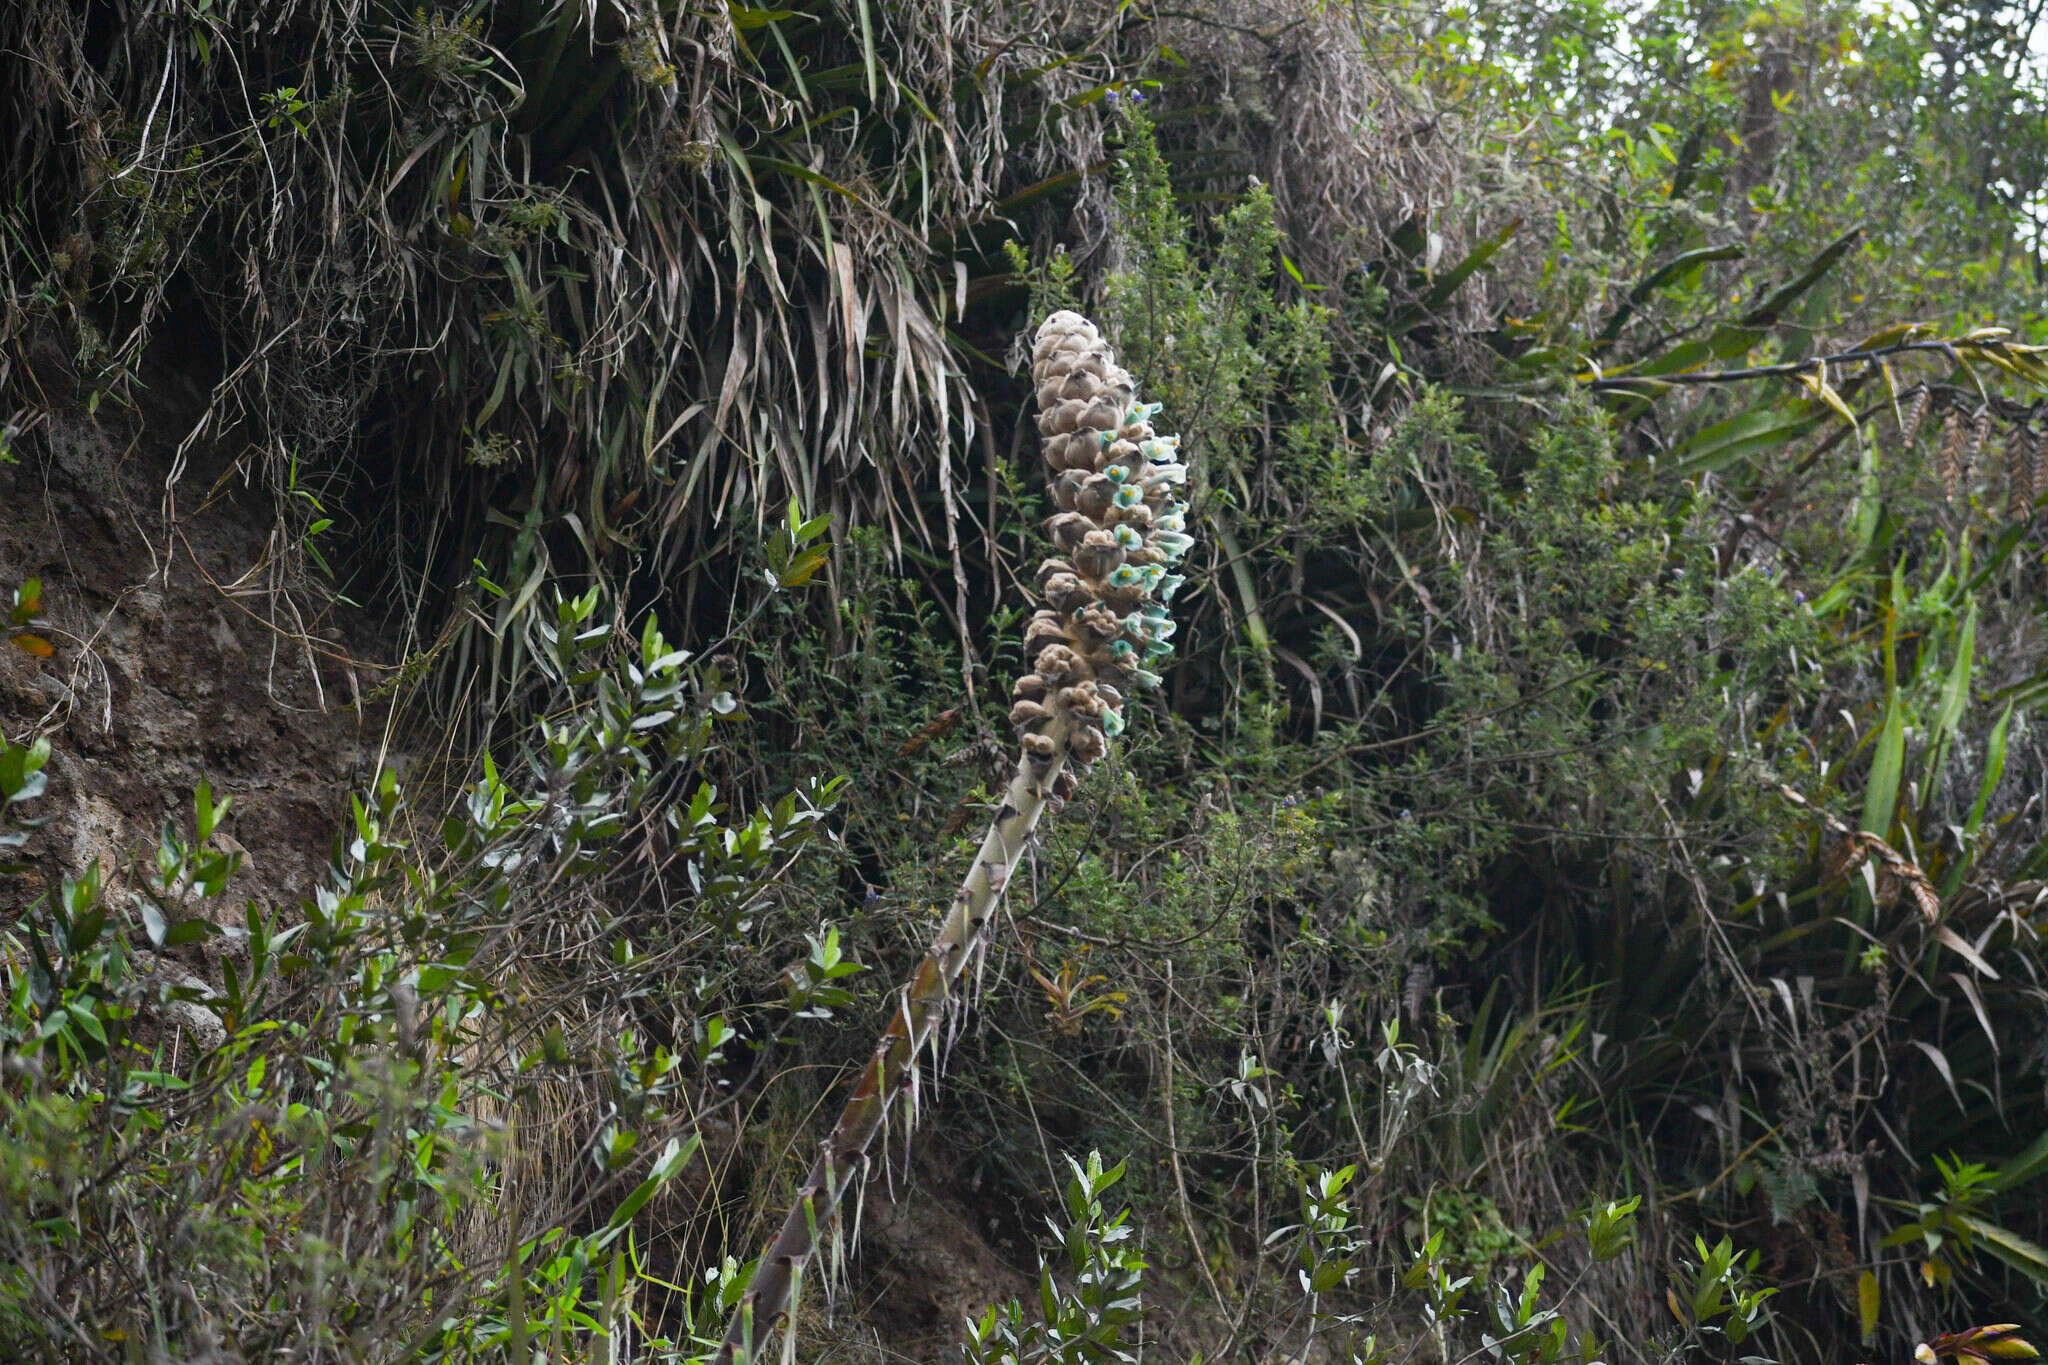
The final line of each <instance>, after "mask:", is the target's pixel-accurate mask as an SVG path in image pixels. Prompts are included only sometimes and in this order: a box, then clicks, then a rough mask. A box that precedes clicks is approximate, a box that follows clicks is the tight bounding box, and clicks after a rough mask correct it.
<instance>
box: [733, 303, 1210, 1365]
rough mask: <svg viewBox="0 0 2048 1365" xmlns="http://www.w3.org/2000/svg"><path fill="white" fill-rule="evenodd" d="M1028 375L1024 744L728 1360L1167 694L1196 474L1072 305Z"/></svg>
mask: <svg viewBox="0 0 2048 1365" xmlns="http://www.w3.org/2000/svg"><path fill="white" fill-rule="evenodd" d="M1031 374H1032V381H1033V384H1034V386H1035V388H1036V389H1037V394H1038V409H1039V412H1038V431H1039V435H1040V437H1041V438H1042V443H1043V446H1044V450H1045V460H1046V464H1047V465H1048V466H1049V467H1050V472H1051V475H1052V484H1051V492H1052V497H1053V502H1054V504H1055V505H1056V506H1057V507H1058V508H1059V510H1058V512H1056V513H1055V514H1054V515H1053V516H1052V518H1051V519H1050V520H1049V521H1047V523H1046V532H1047V534H1048V535H1050V536H1051V537H1052V540H1053V542H1054V544H1055V545H1057V546H1058V547H1059V549H1060V552H1061V553H1060V555H1059V556H1057V557H1055V558H1052V559H1048V560H1046V561H1045V563H1044V564H1043V565H1042V566H1040V568H1039V571H1038V586H1039V590H1040V592H1041V593H1042V594H1043V595H1044V601H1045V606H1044V607H1043V608H1042V609H1041V610H1040V611H1039V612H1038V613H1037V614H1036V615H1034V616H1033V617H1032V618H1031V624H1030V626H1029V627H1028V628H1027V630H1026V632H1025V648H1026V651H1027V653H1029V654H1030V656H1031V657H1032V660H1033V671H1032V672H1031V673H1029V674H1027V675H1025V676H1024V677H1023V678H1020V679H1019V680H1018V681H1017V685H1016V695H1015V704H1014V705H1013V706H1012V708H1011V711H1010V718H1011V720H1012V721H1014V722H1015V724H1016V725H1017V728H1018V730H1019V732H1020V740H1021V746H1022V750H1023V752H1022V754H1021V755H1020V756H1019V758H1018V761H1017V770H1016V772H1015V774H1014V775H1013V776H1012V777H1011V778H1010V785H1009V789H1008V790H1007V791H1006V792H1005V793H1004V794H1003V802H1002V805H1001V806H999V807H998V808H997V810H996V816H995V820H994V822H993V823H992V824H991V825H990V826H989V831H988V836H987V837H986V838H985V839H983V840H982V845H981V851H980V853H978V854H977V855H976V856H975V860H974V866H973V867H972V868H971V869H969V871H968V873H967V877H966V879H965V880H964V881H963V882H962V883H961V885H960V890H959V892H958V893H957V894H956V895H955V896H954V897H953V903H952V907H951V910H950V911H949V912H948V914H947V916H946V920H945V923H944V924H943V925H942V926H941V928H940V930H939V933H938V936H937V937H936V938H935V939H934V940H933V941H932V945H931V947H930V948H928V949H926V951H925V955H924V959H923V961H921V962H920V963H919V964H918V967H917V971H916V973H915V975H913V976H912V977H911V979H910V981H909V982H908V983H907V984H906V985H905V986H904V987H903V989H902V991H901V993H900V995H899V997H898V1006H897V1010H896V1013H895V1016H894V1017H893V1018H892V1019H891V1020H890V1021H889V1027H888V1029H887V1030H886V1031H885V1032H884V1033H883V1034H882V1036H881V1038H880V1039H879V1040H878V1041H877V1042H876V1044H875V1051H874V1055H873V1056H872V1057H870V1058H869V1060H868V1064H867V1067H866V1069H865V1070H864V1071H863V1072H862V1073H861V1078H860V1084H859V1085H858V1086H856V1087H855V1089H854V1092H853V1096H852V1098H851V1099H849V1100H848V1101H847V1104H846V1108H845V1110H843V1111H842V1112H841V1114H840V1116H839V1122H838V1124H837V1125H836V1126H835V1127H834V1128H833V1130H832V1133H831V1136H829V1137H827V1138H826V1139H825V1141H824V1144H823V1147H822V1148H821V1150H820V1151H819V1153H818V1159H817V1161H816V1163H815V1164H814V1165H813V1166H812V1167H811V1171H810V1174H809V1176H808V1177H806V1179H805V1180H804V1183H803V1185H802V1186H800V1187H799V1188H798V1190H797V1197H796V1203H795V1205H794V1206H793V1207H792V1208H791V1209H790V1211H789V1215H788V1217H787V1218H786V1219H784V1221H783V1224H782V1230H781V1231H780V1232H779V1233H777V1234H776V1237H775V1240H774V1241H773V1242H772V1243H770V1244H769V1247H768V1249H767V1251H765V1252H764V1253H762V1256H761V1260H760V1262H759V1264H758V1265H757V1266H756V1267H755V1270H754V1276H753V1279H752V1281H751V1282H750V1283H749V1285H748V1287H747V1290H746V1292H745V1293H744V1294H743V1295H742V1296H741V1298H740V1301H739V1303H738V1305H737V1306H736V1307H735V1309H734V1311H733V1316H732V1320H731V1321H730V1322H729V1323H728V1324H727V1327H726V1334H725V1341H724V1344H723V1345H721V1346H720V1347H719V1351H718V1355H717V1357H716V1362H717V1365H733V1362H735V1361H749V1360H752V1359H754V1358H755V1357H756V1355H757V1353H758V1350H759V1348H760V1347H761V1346H762V1345H763V1344H764V1343H765V1342H766V1341H767V1339H768V1337H769V1335H770V1333H772V1332H773V1330H774V1328H775V1325H776V1324H777V1323H778V1322H780V1321H781V1320H782V1319H783V1318H784V1317H785V1316H786V1315H787V1314H788V1312H789V1308H790V1302H791V1299H792V1297H793V1295H794V1293H795V1290H796V1288H797V1286H798V1285H799V1284H800V1282H801V1280H802V1278H803V1274H804V1270H805V1268H806V1267H807V1266H808V1265H809V1264H810V1262H811V1260H812V1259H813V1257H814V1256H815V1255H816V1254H817V1250H818V1238H819V1235H820V1233H821V1232H822V1231H823V1230H824V1229H826V1228H828V1227H829V1226H830V1225H831V1223H832V1220H833V1218H834V1217H835V1216H836V1215H837V1213H838V1211H839V1205H840V1202H841V1200H842V1199H843V1198H844V1197H845V1195H846V1192H847V1188H848V1185H849V1184H850V1183H851V1182H852V1181H854V1180H857V1179H859V1178H860V1175H861V1168H862V1167H863V1165H864V1163H865V1161H866V1156H867V1151H868V1148H869V1146H870V1145H871V1144H872V1143H873V1142H874V1139H875V1135H876V1134H877V1133H879V1132H880V1131H881V1128H882V1123H883V1120H884V1119H885V1118H886V1117H887V1116H888V1113H889V1110H890V1108H891V1106H892V1105H894V1104H895V1102H896V1100H897V1099H898V1097H899V1096H901V1095H902V1093H903V1092H904V1089H905V1087H906V1086H907V1085H909V1084H910V1082H911V1081H912V1079H913V1078H914V1076H915V1074H916V1072H915V1067H916V1061H917V1056H918V1053H919V1051H920V1050H921V1049H922V1048H923V1047H924V1045H925V1043H926V1042H927V1041H929V1039H930V1038H931V1035H932V1030H933V1028H934V1027H935V1026H936V1025H937V1023H938V1020H939V1017H940V1015H941V1013H942V1012H943V1010H944V1008H945V1005H946V1003H947V1002H948V1001H949V1000H950V999H951V997H952V988H953V983H954V982H955V981H957V980H958V979H959V977H960V973H961V970H962V968H964V967H965V966H966V965H967V962H968V960H969V959H970V958H971V957H972V956H973V955H974V951H975V949H976V948H977V947H979V946H980V944H981V941H982V933H983V930H984V928H985V927H986V926H987V924H988V921H989V917H990V916H991V915H993V914H994V913H995V908H996V905H997V903H998V902H999V901H1000V900H1001V898H1002V894H1003V891H1004V889H1005V888H1006V887H1007V886H1008V885H1009V883H1010V878H1011V876H1012V875H1013V874H1014V873H1015V872H1016V869H1017V862H1018V860H1019V859H1020V858H1022V857H1023V854H1024V849H1025V846H1026V845H1027V844H1028V843H1029V842H1030V839H1031V834H1032V831H1033V830H1034V829H1036V828H1037V826H1038V820H1039V817H1040V816H1041V815H1042V814H1043V813H1044V811H1045V807H1046V802H1047V801H1048V799H1049V798H1051V797H1053V796H1055V795H1059V794H1063V793H1064V791H1065V790H1067V789H1068V787H1069V785H1070V784H1071V781H1072V773H1073V772H1074V770H1076V769H1079V768H1085V767H1086V766H1087V765H1088V764H1090V763H1093V762H1094V761H1095V760H1097V759H1099V758H1101V757H1102V756H1103V755H1104V754H1105V753H1106V752H1108V745H1109V740H1110V739H1111V738H1113V737H1115V736H1116V735H1117V734H1118V733H1120V732H1121V731H1122V730H1123V728H1124V716H1123V707H1124V697H1125V694H1126V693H1127V691H1128V690H1129V689H1130V688H1131V687H1132V686H1151V685H1157V683H1158V682H1159V675H1158V672H1157V669H1158V668H1159V667H1160V666H1161V664H1162V663H1163V662H1164V660H1165V659H1166V658H1167V657H1168V656H1169V655H1171V654H1172V653H1173V645H1172V644H1171V643H1170V641H1171V639H1172V636H1173V630H1174V624H1173V619H1172V617H1170V616H1169V615H1168V614H1167V610H1166V604H1167V602H1168V601H1170V600H1171V599H1172V597H1173V594H1174V590H1175V589H1177V588H1178V587H1179V586H1180V584H1181V579H1180V578H1179V577H1178V576H1176V575H1175V574H1174V573H1173V572H1172V566H1173V565H1174V563H1175V562H1176V561H1178V560H1179V559H1180V558H1181V556H1182V555H1184V554H1186V553H1187V551H1188V548H1189V546H1190V545H1191V544H1192V543H1193V542H1192V541H1190V540H1189V538H1188V535H1187V525H1186V517H1187V508H1186V506H1185V505H1183V504H1182V502H1181V501H1180V499H1179V497H1178V494H1177V491H1176V490H1177V489H1178V488H1179V487H1180V485H1181V484H1183V483H1184V482H1186V479H1187V468H1186V466H1185V465H1183V464H1181V463H1180V461H1179V459H1178V458H1177V457H1176V450H1177V448H1178V445H1179V439H1178V438H1177V437H1173V436H1160V435H1157V434H1156V433H1155V432H1154V431H1153V430H1152V420H1151V419H1152V415H1153V414H1154V413H1155V412H1157V411H1158V407H1157V405H1155V404H1141V403H1139V402H1138V399H1137V386H1136V385H1135V384H1134V383H1132V381H1131V377H1130V375H1128V374H1126V373H1125V372H1124V371H1123V369H1122V368H1121V367H1119V366H1118V365H1117V363H1116V356H1115V354H1114V353H1113V352H1112V351H1111V350H1110V348H1109V344H1108V343H1107V342H1105V341H1104V340H1103V339H1102V334H1101V333H1100V332H1098V331H1097V330H1096V329H1095V325H1094V324H1093V323H1091V322H1089V321H1088V320H1087V319H1086V318H1084V317H1082V316H1080V315H1079V314H1078V313H1068V312H1060V313H1054V314H1053V315H1052V316H1051V317H1049V318H1047V319H1046V320H1045V323H1044V325H1043V326H1041V327H1040V328H1039V329H1038V337H1037V341H1036V343H1035V345H1034V346H1033V348H1032V356H1031Z"/></svg>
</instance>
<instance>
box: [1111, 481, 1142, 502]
mask: <svg viewBox="0 0 2048 1365" xmlns="http://www.w3.org/2000/svg"><path fill="white" fill-rule="evenodd" d="M1144 500H1145V490H1144V489H1142V488H1140V487H1138V486H1137V485H1136V484H1134V483H1127V484H1125V485H1124V486H1123V487H1122V488H1119V489H1117V490H1116V496H1115V497H1114V498H1112V499H1111V501H1112V502H1114V503H1115V504H1116V505H1117V506H1118V507H1136V506H1137V505H1138V504H1139V503H1141V502H1143V501H1144Z"/></svg>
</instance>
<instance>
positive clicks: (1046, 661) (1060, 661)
mask: <svg viewBox="0 0 2048 1365" xmlns="http://www.w3.org/2000/svg"><path fill="white" fill-rule="evenodd" d="M1035 666H1036V667H1037V669H1038V676H1039V677H1041V678H1043V679H1045V681H1046V683H1047V684H1048V685H1049V686H1053V687H1057V686H1058V685H1060V684H1061V683H1064V682H1067V681H1069V680H1070V679H1075V678H1085V677H1087V676H1088V666H1087V665H1086V664H1085V663H1083V662H1082V661H1081V656H1080V655H1078V654H1076V653H1075V652H1074V651H1073V649H1072V648H1071V647H1069V646H1067V645H1047V646H1046V647H1045V648H1044V649H1041V650H1039V651H1038V657H1037V659H1036V660H1035Z"/></svg>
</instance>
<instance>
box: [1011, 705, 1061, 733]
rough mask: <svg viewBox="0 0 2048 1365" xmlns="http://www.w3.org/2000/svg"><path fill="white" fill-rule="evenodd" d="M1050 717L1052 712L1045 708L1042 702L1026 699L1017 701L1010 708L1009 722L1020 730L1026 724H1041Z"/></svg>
mask: <svg viewBox="0 0 2048 1365" xmlns="http://www.w3.org/2000/svg"><path fill="white" fill-rule="evenodd" d="M1051 718H1052V712H1051V711H1049V710H1047V709H1046V707H1045V704H1044V703H1043V702H1035V701H1030V700H1028V699H1027V700H1022V701H1019V702H1017V703H1016V704H1015V705H1014V706H1012V707H1011V708H1010V724H1012V725H1014V726H1016V727H1017V728H1018V729H1020V730H1021V729H1024V728H1026V727H1027V726H1032V725H1038V724H1041V723H1043V722H1044V721H1047V720H1050V719H1051Z"/></svg>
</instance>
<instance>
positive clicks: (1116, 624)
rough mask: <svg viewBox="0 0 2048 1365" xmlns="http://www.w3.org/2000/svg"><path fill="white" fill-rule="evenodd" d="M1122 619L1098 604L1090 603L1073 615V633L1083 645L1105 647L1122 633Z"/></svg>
mask: <svg viewBox="0 0 2048 1365" xmlns="http://www.w3.org/2000/svg"><path fill="white" fill-rule="evenodd" d="M1123 628H1124V623H1123V618H1122V617H1120V616H1118V615H1117V614H1116V613H1115V612H1113V611H1111V610H1110V609H1109V608H1107V607H1105V606H1103V605H1102V604H1101V603H1100V602H1090V603H1089V604H1088V605H1087V606H1085V607H1083V608H1081V610H1080V611H1078V612H1076V613H1074V626H1073V629H1074V633H1076V634H1078V635H1080V637H1081V639H1082V642H1083V643H1084V644H1091V643H1092V644H1096V645H1106V644H1108V643H1109V642H1110V641H1111V640H1114V639H1115V638H1116V637H1117V636H1118V635H1120V634H1122V633H1123Z"/></svg>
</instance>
